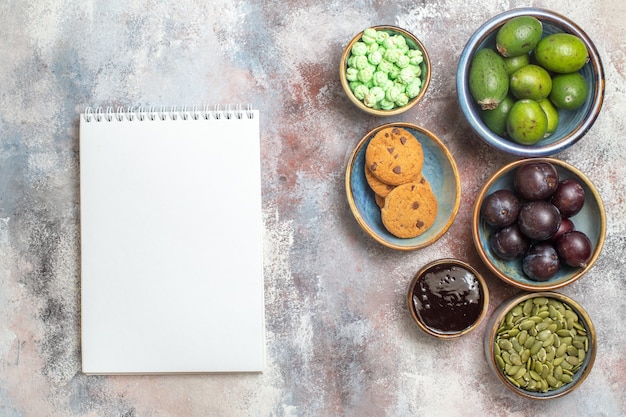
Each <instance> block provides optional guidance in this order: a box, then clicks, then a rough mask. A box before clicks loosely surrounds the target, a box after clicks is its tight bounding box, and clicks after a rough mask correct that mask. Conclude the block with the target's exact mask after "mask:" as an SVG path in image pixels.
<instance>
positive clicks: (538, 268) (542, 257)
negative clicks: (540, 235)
mask: <svg viewBox="0 0 626 417" xmlns="http://www.w3.org/2000/svg"><path fill="white" fill-rule="evenodd" d="M560 268H561V260H560V259H559V254H558V253H557V251H556V249H555V248H554V246H553V245H552V244H551V243H547V242H540V243H537V244H536V245H533V246H531V248H530V249H529V250H528V252H527V253H526V255H524V259H523V261H522V269H523V270H524V273H525V274H526V275H527V276H528V278H530V279H532V280H534V281H547V280H549V279H550V278H552V277H553V276H554V275H555V274H556V273H557V272H559V269H560Z"/></svg>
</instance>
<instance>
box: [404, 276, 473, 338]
mask: <svg viewBox="0 0 626 417" xmlns="http://www.w3.org/2000/svg"><path fill="white" fill-rule="evenodd" d="M483 297H484V293H483V290H482V288H481V286H480V282H479V281H478V278H476V276H475V275H474V274H473V273H472V272H471V271H468V270H467V269H466V268H464V267H462V266H460V265H455V264H439V265H435V266H433V267H432V268H429V269H427V270H426V271H425V273H424V274H422V276H420V277H419V279H418V280H417V282H416V283H415V287H414V288H413V306H414V307H415V312H416V313H417V316H418V317H419V318H420V320H421V321H422V323H424V325H425V326H426V327H428V328H430V329H431V330H433V331H435V332H438V333H457V332H460V331H463V330H465V329H467V328H468V327H470V326H471V325H472V324H474V322H476V320H477V319H478V317H480V314H481V312H482V308H483Z"/></svg>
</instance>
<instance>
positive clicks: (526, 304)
mask: <svg viewBox="0 0 626 417" xmlns="http://www.w3.org/2000/svg"><path fill="white" fill-rule="evenodd" d="M596 344H597V341H596V331H595V328H594V326H593V323H592V321H591V319H590V317H589V315H588V314H587V312H586V311H585V310H584V309H583V308H582V307H581V306H580V304H578V303H577V302H576V301H574V300H573V299H572V298H570V297H568V296H566V295H563V294H560V293H557V292H553V291H546V292H534V293H522V294H520V295H517V296H514V297H512V298H510V299H508V300H507V301H505V302H504V303H502V304H501V305H500V306H499V307H498V308H497V309H496V311H495V312H494V314H493V315H492V317H491V319H490V321H489V325H488V327H487V332H486V334H485V339H484V348H485V355H486V358H487V362H488V364H489V367H490V368H491V369H492V371H493V372H494V374H495V375H496V376H497V378H498V379H499V380H500V382H502V384H504V386H506V387H507V388H508V389H510V390H511V391H513V392H514V393H516V394H518V395H520V396H522V397H525V398H530V399H536V400H547V399H553V398H558V397H562V396H564V395H566V394H569V393H570V392H572V391H574V390H575V389H577V388H578V387H579V386H580V385H581V384H582V383H583V381H584V380H585V379H586V378H587V376H588V375H589V373H590V372H591V368H592V367H593V363H594V361H595V356H596Z"/></svg>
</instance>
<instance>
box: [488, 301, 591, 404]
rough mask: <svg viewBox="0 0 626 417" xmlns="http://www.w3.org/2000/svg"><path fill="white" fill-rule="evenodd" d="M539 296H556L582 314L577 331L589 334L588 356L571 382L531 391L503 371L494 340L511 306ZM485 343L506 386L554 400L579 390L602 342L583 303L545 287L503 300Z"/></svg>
mask: <svg viewBox="0 0 626 417" xmlns="http://www.w3.org/2000/svg"><path fill="white" fill-rule="evenodd" d="M538 297H545V298H547V299H548V300H551V299H553V300H555V301H557V302H559V303H563V304H567V305H568V306H569V307H571V309H572V311H573V312H575V313H576V315H577V316H578V322H577V324H579V325H580V326H582V329H583V330H577V331H576V332H575V334H576V335H583V334H584V335H586V336H587V345H586V352H585V358H584V359H583V361H582V363H581V364H580V367H579V369H577V370H575V371H573V372H572V373H573V375H572V376H571V382H569V383H566V384H563V385H561V386H555V387H553V388H552V389H550V390H549V391H546V392H541V391H536V390H532V391H531V390H527V389H525V388H523V387H521V386H517V385H514V384H513V383H512V382H511V380H510V379H509V377H508V376H507V375H505V374H504V372H503V371H502V368H501V367H500V366H501V365H498V361H497V360H496V350H497V349H496V347H495V344H494V342H495V341H496V335H497V332H498V330H499V329H500V328H501V326H502V325H503V324H505V323H506V317H507V315H508V314H509V312H511V310H512V309H514V308H515V307H516V306H518V305H519V304H520V303H524V302H526V301H527V300H528V299H535V298H538ZM483 345H484V352H485V357H486V359H487V363H488V365H489V368H490V369H491V370H492V372H493V373H494V374H495V375H496V376H497V377H498V379H499V380H500V382H502V384H503V385H504V386H505V387H506V388H508V389H509V390H511V391H512V392H514V393H515V394H517V395H519V396H520V397H523V398H528V399H532V400H550V399H555V398H559V397H563V396H564V395H567V394H569V393H571V392H573V391H575V390H576V389H578V388H579V387H580V386H581V384H582V383H583V382H584V381H585V380H586V379H587V377H588V376H589V374H590V373H591V369H592V368H593V364H594V362H595V359H596V352H597V346H598V342H597V335H596V330H595V327H594V325H593V322H592V321H591V318H590V317H589V314H587V312H586V311H585V309H584V308H583V307H582V306H581V305H580V304H578V303H577V302H576V301H574V300H573V299H571V298H570V297H567V296H566V295H564V294H560V293H558V292H554V291H544V292H533V293H522V294H519V295H515V296H513V297H511V298H509V299H508V300H506V301H504V302H503V303H502V304H500V305H499V306H498V307H497V308H496V310H495V311H494V312H493V314H492V316H491V318H490V319H489V322H488V324H487V331H486V332H485V336H484V339H483ZM529 360H530V359H529ZM505 366H506V365H505ZM544 366H545V365H544ZM505 369H506V368H505ZM549 372H551V373H552V375H554V374H555V372H552V370H549ZM518 385H519V384H518Z"/></svg>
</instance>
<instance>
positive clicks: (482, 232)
mask: <svg viewBox="0 0 626 417" xmlns="http://www.w3.org/2000/svg"><path fill="white" fill-rule="evenodd" d="M529 161H532V162H538V161H544V162H549V163H551V164H552V165H554V167H555V168H556V170H557V172H558V174H559V180H563V179H566V178H576V179H578V180H579V181H580V182H581V184H582V186H583V188H584V190H585V204H584V206H583V208H582V210H581V211H580V212H579V213H578V214H576V215H575V216H572V217H571V218H570V219H571V220H572V222H573V223H574V227H575V229H576V230H580V231H581V232H584V233H585V234H586V235H587V237H589V240H591V244H592V255H591V259H589V262H587V265H586V266H585V267H584V268H573V267H570V266H567V265H562V266H561V269H560V270H559V272H557V274H556V275H555V276H553V277H552V278H550V279H549V280H548V281H545V282H538V281H533V280H531V279H530V278H528V277H527V276H526V274H524V271H523V270H522V261H521V259H515V260H512V261H507V260H504V259H501V258H499V257H498V256H497V255H495V254H494V253H493V251H492V250H491V247H490V245H489V238H490V236H491V235H492V234H493V233H494V232H495V231H496V228H494V227H492V226H490V225H488V224H487V223H486V222H485V221H484V219H483V218H482V216H481V215H480V208H481V205H482V202H483V200H484V199H485V197H486V196H488V195H489V194H491V193H493V192H495V191H497V190H500V189H507V190H510V191H513V177H514V176H515V170H516V169H517V168H518V167H519V166H520V165H522V164H524V163H526V162H529ZM605 234H606V214H605V211H604V204H603V203H602V198H601V197H600V194H599V193H598V191H597V189H596V187H595V186H594V185H593V183H592V182H591V181H590V180H589V179H588V178H587V177H586V176H585V175H584V174H583V173H582V172H580V171H579V170H578V169H577V168H575V167H573V166H572V165H570V164H568V163H566V162H564V161H561V160H558V159H554V158H533V159H521V160H518V161H515V162H512V163H510V164H508V165H505V166H504V167H503V168H501V169H500V170H498V171H497V172H496V173H495V174H493V175H492V176H491V178H490V179H489V180H488V181H487V183H486V184H485V185H484V186H483V188H482V189H481V191H480V193H479V194H478V197H477V199H476V202H475V204H474V212H473V215H472V236H473V240H474V244H475V246H476V249H477V251H478V254H479V255H480V257H481V258H482V260H483V262H484V263H485V264H486V265H487V267H488V268H489V269H490V270H491V271H492V272H493V273H494V274H495V275H496V276H498V278H500V279H502V280H503V281H504V282H506V283H508V284H510V285H513V286H515V287H518V288H522V289H524V290H527V291H548V290H554V289H557V288H561V287H564V286H566V285H568V284H571V283H572V282H574V281H576V280H578V279H579V278H581V277H582V276H583V275H584V274H586V273H587V271H589V270H590V269H591V267H592V266H593V264H594V263H595V262H596V260H597V259H598V256H600V252H601V251H602V246H603V245H604V238H605Z"/></svg>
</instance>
